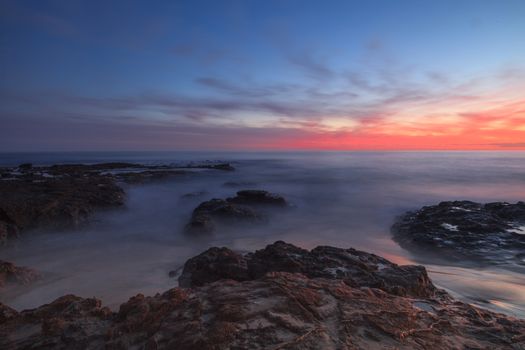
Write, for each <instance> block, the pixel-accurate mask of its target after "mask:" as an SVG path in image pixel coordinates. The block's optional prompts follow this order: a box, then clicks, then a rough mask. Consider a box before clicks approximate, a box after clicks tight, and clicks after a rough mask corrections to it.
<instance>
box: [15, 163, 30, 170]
mask: <svg viewBox="0 0 525 350" xmlns="http://www.w3.org/2000/svg"><path fill="white" fill-rule="evenodd" d="M32 167H33V164H31V163H23V164H20V165H19V166H18V169H20V170H22V171H24V170H30V169H31V168H32Z"/></svg>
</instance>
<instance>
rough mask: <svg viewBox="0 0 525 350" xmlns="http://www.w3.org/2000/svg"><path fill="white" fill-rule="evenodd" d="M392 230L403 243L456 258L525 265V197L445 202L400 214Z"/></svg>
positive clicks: (487, 262)
mask: <svg viewBox="0 0 525 350" xmlns="http://www.w3.org/2000/svg"><path fill="white" fill-rule="evenodd" d="M392 232H393V235H394V239H395V240H396V241H397V242H399V244H400V245H401V246H402V247H404V248H406V249H408V250H411V251H414V252H416V253H421V252H423V253H424V254H432V255H433V256H437V257H442V258H445V259H447V260H449V261H451V262H453V261H454V260H455V261H461V262H464V261H466V260H467V261H470V262H474V263H479V264H497V265H500V266H503V267H513V266H525V203H524V202H518V203H515V204H510V203H504V202H495V203H487V204H481V203H475V202H470V201H453V202H441V203H439V204H438V205H433V206H427V207H423V208H422V209H420V210H418V211H414V212H408V213H406V214H405V215H403V216H401V217H400V218H398V220H397V222H396V223H395V224H394V225H393V227H392Z"/></svg>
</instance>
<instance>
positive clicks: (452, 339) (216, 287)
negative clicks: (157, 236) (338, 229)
mask: <svg viewBox="0 0 525 350" xmlns="http://www.w3.org/2000/svg"><path fill="white" fill-rule="evenodd" d="M294 254H299V256H298V257H295V262H294V263H289V262H286V261H288V260H289V259H291V258H293V257H294ZM269 256H272V257H276V258H277V259H278V260H279V261H278V262H277V263H276V265H274V267H275V266H280V267H281V266H285V267H288V268H290V266H293V269H297V270H305V271H310V272H311V273H312V274H311V275H310V276H309V275H307V274H305V273H301V272H296V273H290V272H283V271H269V272H266V273H265V274H262V271H261V272H260V273H261V275H260V276H259V277H254V276H249V274H250V272H249V261H250V260H251V259H262V258H263V257H269ZM322 257H325V258H326V260H327V264H328V266H333V265H334V264H340V263H342V262H347V263H348V264H349V267H348V268H349V269H350V270H352V271H355V272H357V271H358V270H357V269H358V268H359V269H362V270H361V271H364V270H363V269H366V268H370V269H371V270H372V271H376V270H379V267H378V264H383V263H385V262H387V265H388V267H386V268H381V271H385V270H387V269H393V270H395V269H396V266H397V265H394V264H392V263H388V261H386V260H384V259H383V258H381V257H378V256H375V255H372V254H368V253H365V252H359V251H355V250H350V251H349V250H345V249H339V248H333V247H318V248H316V249H313V250H312V251H310V252H308V251H306V250H301V249H300V248H297V247H294V246H292V245H289V244H286V243H284V242H276V243H275V244H273V245H271V246H270V247H267V248H265V249H263V250H260V251H257V252H255V253H253V254H248V255H246V256H242V255H239V254H237V253H233V252H232V251H230V250H229V249H227V248H212V249H210V250H208V251H207V252H205V253H203V254H201V255H199V256H197V257H196V258H193V259H190V260H189V261H188V262H187V265H188V266H189V265H193V266H194V268H193V271H194V272H199V271H200V273H202V276H204V280H206V281H204V280H201V279H200V278H199V280H201V281H202V282H203V283H202V285H200V286H194V287H192V288H173V289H170V290H168V291H166V292H164V293H162V294H157V295H155V296H144V295H141V294H139V295H137V296H135V297H132V298H131V299H129V301H128V302H126V303H124V304H122V305H121V306H120V308H119V311H118V312H111V311H110V310H108V309H107V308H104V307H102V306H101V303H100V301H98V300H96V299H83V298H79V297H75V296H72V295H68V296H64V297H62V298H59V299H57V300H56V301H54V302H52V303H50V304H47V305H43V306H41V307H39V308H36V309H33V310H27V311H23V312H16V311H15V310H13V309H11V308H9V307H7V306H5V305H2V304H0V348H2V349H40V348H57V349H66V348H67V349H99V348H107V349H180V350H186V349H192V350H196V349H202V350H215V349H255V350H258V349H407V350H408V349H523V348H525V320H519V319H516V318H512V317H509V316H505V315H502V314H497V313H493V312H490V311H487V310H483V309H479V308H476V307H474V306H471V305H468V304H464V303H461V302H458V301H455V300H454V299H452V298H451V297H450V296H448V295H447V294H446V293H444V292H443V293H433V294H431V295H428V296H424V297H423V296H418V297H416V296H415V295H412V294H411V293H407V294H406V295H403V296H401V295H399V294H396V293H391V292H389V291H388V290H390V289H389V288H386V289H378V288H375V287H369V286H366V285H360V286H354V285H352V284H348V283H347V282H346V280H345V279H346V277H345V275H344V274H337V273H335V274H333V273H328V274H325V272H323V271H322V270H321V269H320V267H319V268H316V267H315V266H316V264H317V263H320V262H321V261H322V259H324V258H322ZM319 259H321V260H319ZM350 260H355V262H354V263H351V262H349V261H350ZM244 262H246V263H247V265H248V266H247V267H244ZM305 266H313V267H312V268H310V267H308V268H306V269H305V268H304V267H305ZM223 268H225V269H223ZM272 269H273V268H272ZM257 271H259V270H257ZM387 272H388V271H387ZM387 272H384V273H387ZM216 273H219V274H222V277H221V279H219V280H216V279H214V278H209V277H207V276H211V275H213V274H216ZM257 273H259V272H257ZM317 273H319V274H320V275H322V276H317V277H313V276H314V275H316V274H317ZM372 273H375V272H372ZM392 273H394V274H393V275H392V279H394V280H395V279H397V277H396V275H395V272H394V271H392ZM365 275H366V273H365ZM232 277H234V278H232ZM239 277H241V278H239ZM363 278H365V277H363ZM235 279H239V280H235ZM211 280H215V281H211ZM385 283H386V284H388V283H392V281H391V280H389V281H386V282H385ZM429 283H430V284H431V282H430V281H429ZM391 289H392V291H394V290H395V288H391Z"/></svg>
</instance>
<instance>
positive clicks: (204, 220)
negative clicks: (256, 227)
mask: <svg viewBox="0 0 525 350" xmlns="http://www.w3.org/2000/svg"><path fill="white" fill-rule="evenodd" d="M215 220H218V221H223V222H229V223H232V222H260V221H262V220H263V217H262V216H261V215H260V214H258V213H256V212H255V211H253V210H252V209H250V208H249V207H246V206H242V205H238V204H235V203H229V202H227V201H225V200H223V199H216V198H215V199H212V200H209V201H206V202H202V203H201V204H200V205H199V206H198V207H197V208H195V210H193V214H192V216H191V220H190V222H189V223H188V225H187V226H186V230H187V231H188V232H192V233H210V232H212V231H213V230H214V229H215V224H214V221H215Z"/></svg>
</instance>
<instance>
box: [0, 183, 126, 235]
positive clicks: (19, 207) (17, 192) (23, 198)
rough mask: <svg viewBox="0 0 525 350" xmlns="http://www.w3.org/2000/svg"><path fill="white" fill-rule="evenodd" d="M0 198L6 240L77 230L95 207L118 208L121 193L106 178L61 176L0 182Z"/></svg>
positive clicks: (0, 214)
mask: <svg viewBox="0 0 525 350" xmlns="http://www.w3.org/2000/svg"><path fill="white" fill-rule="evenodd" d="M0 198H2V201H1V202H0V222H1V223H2V224H1V225H0V234H2V236H3V237H8V238H9V237H13V236H16V233H17V232H18V231H22V230H29V229H33V228H53V229H61V228H69V227H78V226H79V225H81V224H82V223H84V222H85V221H86V220H87V219H88V217H89V215H90V214H91V213H92V212H93V211H94V209H95V208H110V207H117V206H120V205H122V204H123V203H124V191H123V190H122V188H120V187H119V186H117V185H116V184H115V182H114V181H113V180H112V179H110V178H107V177H102V176H91V177H86V178H70V177H64V178H49V179H47V180H45V181H20V180H13V181H1V182H0ZM6 232H7V233H6Z"/></svg>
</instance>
